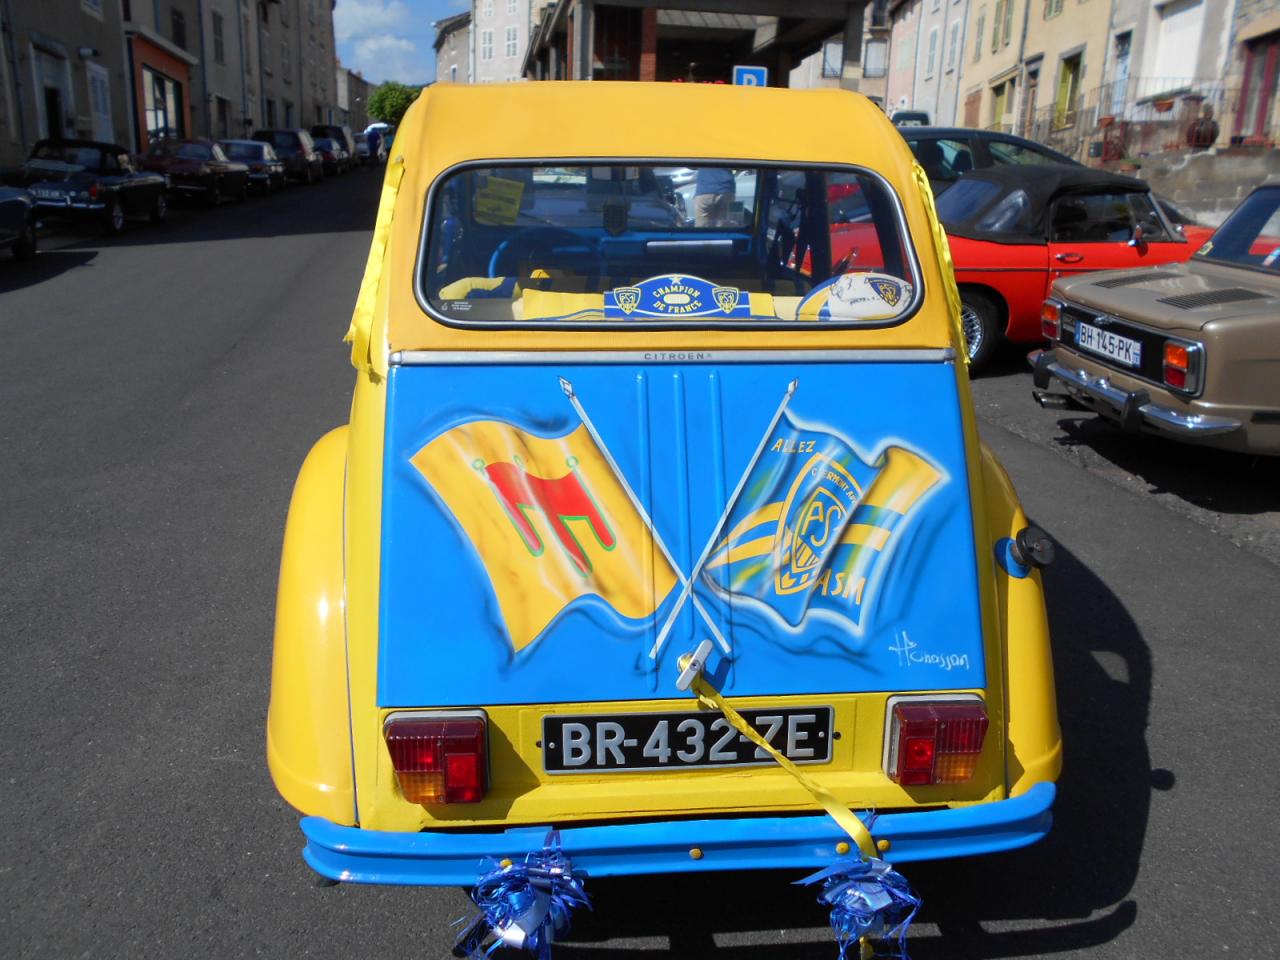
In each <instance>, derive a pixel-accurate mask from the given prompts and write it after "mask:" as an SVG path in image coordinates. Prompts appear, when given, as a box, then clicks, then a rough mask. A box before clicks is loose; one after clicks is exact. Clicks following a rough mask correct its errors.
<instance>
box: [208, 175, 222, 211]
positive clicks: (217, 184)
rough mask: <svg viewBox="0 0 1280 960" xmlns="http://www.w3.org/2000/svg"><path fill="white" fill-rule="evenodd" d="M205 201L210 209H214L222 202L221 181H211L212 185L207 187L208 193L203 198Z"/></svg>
mask: <svg viewBox="0 0 1280 960" xmlns="http://www.w3.org/2000/svg"><path fill="white" fill-rule="evenodd" d="M205 199H206V200H207V201H208V203H209V206H211V207H216V206H217V205H218V204H220V203H221V202H222V181H221V180H216V179H215V180H214V181H213V185H212V186H211V187H209V193H208V196H207V197H205Z"/></svg>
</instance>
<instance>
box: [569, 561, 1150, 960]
mask: <svg viewBox="0 0 1280 960" xmlns="http://www.w3.org/2000/svg"><path fill="white" fill-rule="evenodd" d="M1046 590H1047V594H1048V603H1049V619H1050V626H1051V628H1052V631H1053V636H1054V637H1055V638H1056V640H1055V643H1054V667H1055V670H1056V675H1057V686H1058V690H1059V691H1060V700H1059V714H1060V719H1061V723H1062V732H1063V739H1064V743H1065V753H1066V758H1065V768H1064V771H1063V775H1062V778H1061V780H1060V781H1059V794H1058V806H1057V810H1056V812H1055V824H1054V828H1053V831H1052V832H1051V833H1050V835H1049V837H1048V838H1047V839H1046V840H1044V841H1043V842H1041V843H1040V844H1038V845H1035V846H1032V847H1028V848H1026V849H1024V850H1020V851H1016V852H1013V853H1008V854H999V855H994V856H990V857H975V858H971V859H965V860H951V861H938V862H934V863H917V864H907V865H905V866H904V867H903V872H904V873H905V875H906V876H907V877H908V879H909V880H910V881H911V882H912V884H913V885H914V887H915V889H916V890H917V892H918V893H920V894H921V895H922V896H923V898H924V907H923V909H922V911H921V913H920V917H919V923H921V924H933V925H935V926H936V929H937V933H936V934H934V933H924V931H923V930H922V931H920V933H921V935H918V936H913V937H912V938H911V956H912V958H913V960H960V958H995V957H1021V956H1036V955H1044V954H1062V953H1070V952H1072V951H1077V950H1085V949H1087V948H1090V947H1094V946H1097V945H1100V944H1103V943H1107V942H1109V941H1111V940H1113V939H1115V938H1116V937H1117V936H1119V935H1120V934H1121V933H1123V932H1124V931H1125V930H1126V929H1128V928H1129V927H1131V926H1132V925H1133V924H1134V922H1135V920H1136V918H1137V913H1138V906H1137V904H1136V903H1135V901H1134V900H1133V899H1131V898H1130V892H1131V891H1132V889H1133V885H1134V882H1135V880H1136V878H1137V875H1138V865H1139V861H1140V857H1141V853H1142V848H1143V841H1144V838H1145V834H1146V828H1147V817H1148V810H1149V807H1150V798H1151V792H1152V790H1156V789H1159V790H1165V789H1172V788H1173V786H1174V779H1175V778H1174V776H1173V774H1172V773H1171V772H1169V771H1164V770H1159V771H1152V770H1151V767H1150V760H1149V756H1148V751H1147V744H1146V727H1147V716H1148V709H1149V703H1150V698H1151V656H1150V652H1149V650H1148V649H1147V646H1146V643H1145V642H1144V641H1143V639H1142V636H1141V634H1140V633H1139V632H1138V628H1137V625H1136V624H1135V623H1134V621H1133V619H1132V618H1131V617H1130V616H1129V614H1128V612H1127V611H1126V610H1125V608H1124V606H1123V604H1122V603H1121V602H1120V601H1119V599H1117V597H1116V596H1115V595H1114V594H1113V593H1112V592H1111V591H1110V590H1109V589H1108V588H1107V586H1106V584H1105V583H1103V582H1102V581H1101V580H1100V579H1098V577H1096V576H1095V575H1094V574H1093V573H1092V571H1090V570H1089V569H1088V568H1087V567H1085V566H1084V565H1083V564H1082V563H1081V562H1080V561H1079V560H1077V559H1076V558H1075V557H1074V556H1073V555H1072V554H1071V553H1069V552H1068V551H1067V550H1065V549H1063V548H1059V551H1058V559H1057V561H1056V562H1055V564H1054V566H1053V567H1052V568H1051V569H1050V570H1049V571H1048V575H1047V576H1046ZM800 876H802V874H798V873H792V872H785V873H784V872H781V871H764V872H741V873H736V874H729V873H726V874H718V873H713V874H703V875H700V876H681V877H639V878H625V879H615V880H600V881H596V882H593V883H591V884H589V887H588V889H589V891H590V893H591V895H592V898H593V904H594V908H595V909H594V911H593V912H590V913H587V912H585V911H583V912H581V913H579V914H578V915H577V916H575V918H574V927H573V932H572V935H571V937H570V938H569V940H568V941H567V942H566V943H564V944H561V945H559V946H557V949H556V956H557V957H559V958H561V960H589V958H597V957H603V956H605V955H610V954H612V953H613V952H614V951H615V950H616V949H617V947H616V944H615V945H607V944H606V943H605V941H608V940H611V939H613V938H655V937H656V938H665V939H667V940H668V941H669V943H670V949H666V948H663V949H657V948H654V949H652V950H644V949H638V950H637V949H628V950H627V955H628V956H633V955H634V956H637V957H644V956H650V955H652V956H655V957H656V956H659V955H661V956H664V957H687V958H694V957H705V956H707V955H708V954H710V953H714V954H715V955H716V956H724V957H729V958H741V960H808V958H815V960H817V958H822V960H830V958H831V957H832V956H834V949H835V948H834V946H833V943H832V939H831V935H830V931H829V929H828V928H827V927H826V912H825V910H824V908H822V907H821V906H819V905H818V904H817V903H816V902H815V899H814V892H813V890H812V889H811V888H801V887H796V886H794V885H793V881H795V880H797V879H799V878H800ZM1008 923H1012V924H1015V925H1016V927H1017V928H1016V929H1005V930H1001V929H997V930H993V931H990V932H989V931H988V930H986V929H984V924H990V925H992V926H994V927H997V928H999V927H1002V926H1004V925H1006V924H1008ZM769 931H775V932H779V935H780V936H781V934H782V933H784V932H788V931H789V933H788V934H787V939H788V940H791V941H793V942H791V943H785V944H784V943H774V944H766V945H750V946H747V945H743V946H734V945H726V946H722V947H719V948H717V947H716V946H715V942H716V940H715V938H716V937H719V938H720V939H721V940H724V939H728V940H730V941H731V940H733V939H735V937H734V935H735V934H745V933H752V934H753V935H754V936H753V937H752V939H756V940H759V939H760V935H761V934H762V933H764V934H766V936H767V932H769ZM796 931H804V932H805V933H804V938H805V939H806V940H808V941H811V942H807V943H799V944H797V943H795V942H794V940H795V939H796ZM744 939H745V937H744ZM592 944H598V946H592Z"/></svg>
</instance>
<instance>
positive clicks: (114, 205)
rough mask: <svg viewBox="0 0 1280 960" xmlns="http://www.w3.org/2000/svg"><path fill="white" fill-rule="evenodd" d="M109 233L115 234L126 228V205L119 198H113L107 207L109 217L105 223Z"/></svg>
mask: <svg viewBox="0 0 1280 960" xmlns="http://www.w3.org/2000/svg"><path fill="white" fill-rule="evenodd" d="M104 227H105V229H106V231H107V233H110V234H115V233H119V232H120V231H121V230H123V229H124V207H122V206H120V201H119V200H112V201H111V206H110V207H108V208H107V219H106V221H105V223H104Z"/></svg>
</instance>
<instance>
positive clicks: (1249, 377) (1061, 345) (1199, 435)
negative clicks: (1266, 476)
mask: <svg viewBox="0 0 1280 960" xmlns="http://www.w3.org/2000/svg"><path fill="white" fill-rule="evenodd" d="M1041 327H1042V332H1043V333H1044V335H1045V337H1046V338H1048V340H1049V341H1050V345H1049V347H1048V348H1047V349H1044V350H1037V351H1035V352H1033V353H1032V354H1031V355H1030V357H1029V358H1028V359H1029V360H1030V361H1031V364H1032V366H1033V367H1034V368H1035V386H1036V389H1035V391H1034V393H1035V397H1036V399H1037V400H1038V401H1039V402H1040V404H1041V405H1042V406H1053V407H1060V406H1065V405H1068V404H1071V403H1075V404H1080V405H1082V406H1084V407H1086V408H1089V409H1091V410H1093V411H1095V412H1096V413H1098V414H1100V415H1101V416H1103V417H1106V418H1108V419H1110V420H1114V421H1116V422H1118V423H1119V424H1120V425H1121V426H1122V427H1124V428H1125V429H1127V430H1133V431H1135V432H1137V431H1141V432H1147V433H1158V434H1163V435H1165V436H1168V437H1172V438H1175V439H1178V440H1183V441H1187V442H1190V443H1197V444H1203V445H1205V446H1213V447H1220V448H1222V449H1225V450H1235V451H1240V452H1245V453H1255V454H1264V455H1270V456H1280V179H1277V178H1272V179H1270V180H1268V181H1267V182H1266V183H1265V184H1263V185H1262V186H1261V187H1258V188H1257V189H1256V190H1254V191H1253V193H1251V194H1250V195H1249V196H1248V197H1247V198H1246V199H1245V201H1244V202H1243V203H1242V204H1241V205H1240V206H1239V207H1237V208H1236V210H1235V211H1234V212H1233V213H1232V214H1231V216H1230V217H1228V218H1227V220H1226V222H1224V223H1223V224H1222V226H1221V227H1219V228H1218V230H1217V231H1216V232H1215V233H1214V234H1213V236H1212V237H1211V238H1210V239H1209V240H1208V241H1207V242H1206V243H1205V244H1204V246H1203V247H1201V248H1200V250H1199V251H1198V252H1197V253H1196V254H1195V256H1194V257H1192V258H1191V259H1190V260H1189V261H1187V262H1186V263H1180V264H1169V265H1165V266H1162V267H1153V268H1149V269H1144V270H1129V271H1109V272H1106V273H1091V274H1087V275H1084V276H1079V277H1073V278H1071V279H1067V280H1059V281H1058V282H1057V283H1055V284H1054V285H1053V289H1052V292H1051V296H1050V299H1048V300H1046V301H1045V303H1044V308H1043V311H1042V313H1041Z"/></svg>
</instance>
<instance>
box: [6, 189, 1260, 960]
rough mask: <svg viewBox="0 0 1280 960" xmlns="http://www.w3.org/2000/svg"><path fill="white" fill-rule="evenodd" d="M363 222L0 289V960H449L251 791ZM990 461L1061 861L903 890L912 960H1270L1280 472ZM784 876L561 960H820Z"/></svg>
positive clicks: (225, 221)
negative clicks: (1024, 550)
mask: <svg viewBox="0 0 1280 960" xmlns="http://www.w3.org/2000/svg"><path fill="white" fill-rule="evenodd" d="M376 197H377V183H376V177H375V176H374V175H373V174H369V173H362V174H357V175H353V176H350V177H348V178H346V179H344V180H340V181H336V182H329V183H326V184H324V185H321V186H317V187H314V188H308V189H304V188H296V189H293V190H291V191H289V192H287V193H284V194H281V195H278V196H275V197H271V198H267V199H264V200H260V201H254V202H252V203H250V204H246V205H237V206H227V207H224V208H221V209H218V210H213V211H190V212H181V211H180V212H179V213H178V214H177V216H175V218H174V219H173V220H172V221H171V222H169V223H167V224H165V225H163V226H161V227H158V228H153V227H145V226H141V225H139V226H137V227H135V228H134V229H131V230H130V231H129V232H128V233H126V234H125V235H124V236H123V237H122V238H119V239H117V240H113V241H99V240H96V239H93V238H82V237H76V236H69V235H62V236H59V237H50V238H47V239H48V241H49V242H48V245H49V246H52V247H54V248H55V249H53V250H52V251H51V252H44V253H42V254H41V255H40V257H39V258H38V259H37V260H36V261H35V262H34V263H33V264H19V263H16V262H0V343H2V344H3V348H2V349H3V357H4V359H5V363H4V367H3V375H0V410H2V411H3V416H0V643H2V644H3V656H4V676H5V678H6V681H7V682H6V683H5V688H6V689H5V696H4V697H3V698H0V729H2V730H3V739H2V740H0V758H2V759H3V771H2V773H0V785H2V788H0V798H2V809H3V814H4V829H3V831H2V832H0V954H2V955H3V956H5V957H48V958H59V960H62V958H69V957H128V958H143V957H158V958H196V957H201V958H202V957H216V958H219V960H224V958H229V957H242V956H258V955H261V956H268V957H291V958H292V957H325V958H328V957H333V958H350V957H445V956H447V955H448V945H449V943H450V942H451V939H452V934H451V931H450V924H451V922H452V921H453V920H454V919H455V918H457V917H459V916H461V915H463V914H464V913H465V912H466V902H465V900H464V897H463V895H462V894H461V893H459V892H457V891H452V890H444V891H440V890H415V889H383V888H371V887H356V886H338V887H330V888H323V887H319V886H317V885H316V883H315V882H314V879H313V877H312V875H311V874H310V873H309V871H308V870H307V868H306V867H305V866H304V865H303V863H302V861H301V860H300V858H299V856H298V850H299V846H300V835H299V833H298V831H297V829H296V822H297V817H296V815H295V814H294V813H293V812H292V811H290V810H289V809H287V808H286V807H285V806H284V805H283V804H282V802H281V801H280V800H279V799H278V798H277V796H276V794H275V792H274V790H273V789H272V786H271V783H270V780H269V779H268V776H267V772H266V768H265V763H264V760H263V724H264V719H265V714H266V704H267V683H268V671H269V666H270V652H271V651H270V637H271V622H272V607H273V603H274V591H275V579H276V565H277V560H278V552H279V546H280V538H281V532H282V529H283V523H284V514H285V508H286V505H287V501H288V497H289V492H290V488H291V485H292V482H293V478H294V475H295V472H296V470H297V467H298V465H299V464H300V463H301V461H302V458H303V456H304V455H305V453H306V450H307V448H308V446H309V445H310V444H311V442H312V441H314V440H315V439H316V438H317V437H319V436H320V435H321V434H322V433H323V432H324V431H325V430H327V429H328V428H329V427H331V426H333V425H335V424H337V423H339V422H341V421H342V420H343V419H344V417H345V414H346V409H347V404H348V402H349V393H350V385H351V380H352V371H351V369H350V368H349V366H348V365H347V359H346V350H345V348H344V346H343V345H342V344H341V343H339V337H340V336H341V333H342V331H343V329H345V326H346V323H347V319H348V317H349V314H350V309H351V305H352V302H353V299H354V296H355V291H356V288H357V285H358V282H359V277H360V272H361V268H362V265H363V258H364V254H365V251H366V249H367V244H368V239H369V231H370V228H371V226H372V220H373V210H374V205H375V203H376ZM1029 386H1030V384H1029V378H1028V376H1027V375H1026V374H1025V373H1024V372H1023V370H1022V367H1021V365H1020V361H1019V359H1018V357H1017V355H1016V352H1015V351H1009V352H1008V353H1007V355H1006V356H1005V357H1004V358H1003V360H1002V362H1001V363H1000V364H999V365H998V366H997V369H996V371H995V372H994V373H993V374H992V375H991V376H988V377H986V378H984V379H982V380H980V381H979V382H978V383H977V385H976V395H977V401H978V404H979V409H980V413H981V416H982V420H983V431H984V434H985V436H986V438H987V440H988V442H990V443H991V444H992V446H993V447H995V449H996V450H997V452H998V453H999V455H1000V456H1001V457H1002V458H1003V460H1004V462H1005V464H1006V465H1007V467H1008V469H1009V471H1010V473H1011V474H1012V476H1013V478H1014V480H1015V482H1016V483H1017V485H1018V487H1019V489H1020V491H1021V493H1022V495H1023V498H1024V500H1025V503H1026V505H1027V507H1028V510H1029V511H1030V512H1031V514H1032V515H1033V516H1034V517H1035V519H1036V520H1037V521H1038V522H1039V523H1040V524H1041V525H1042V526H1044V527H1045V528H1046V529H1047V530H1049V531H1050V532H1051V533H1052V534H1053V535H1054V537H1055V538H1056V539H1057V541H1058V543H1059V545H1060V549H1059V559H1058V562H1057V564H1056V565H1055V566H1054V567H1053V568H1052V569H1051V570H1050V571H1049V573H1048V576H1047V585H1048V592H1049V600H1050V604H1051V606H1050V617H1051V620H1052V626H1053V631H1054V638H1055V661H1056V667H1057V679H1058V689H1059V698H1060V707H1061V716H1062V723H1063V728H1064V733H1065V737H1066V772H1065V773H1064V776H1063V779H1062V781H1061V792H1060V794H1059V805H1058V819H1057V824H1056V826H1055V828H1054V831H1053V833H1052V835H1051V837H1050V838H1049V839H1048V840H1047V841H1045V842H1044V843H1042V844H1040V845H1038V846H1036V847H1032V848H1029V849H1027V850H1024V851H1021V852H1018V853H1016V854H1009V855H1002V856H993V857H988V858H978V859H973V860H968V861H957V862H951V863H936V864H928V865H914V866H912V867H910V868H909V869H907V870H906V873H907V875H908V877H909V878H910V879H911V880H912V881H913V883H914V884H915V885H916V886H917V888H918V889H919V891H920V892H921V893H923V895H924V898H925V908H924V911H923V913H922V914H921V917H920V920H919V922H918V924H917V926H916V928H915V936H913V938H912V956H913V957H915V958H916V960H929V958H970V957H972V958H987V957H1083V956H1089V957H1098V958H1104V957H1105V958H1135V960H1137V958H1144V960H1145V958H1151V957H1200V956H1208V955H1213V956H1219V955H1234V956H1240V957H1248V958H1253V957H1263V956H1269V955H1274V950H1275V943H1276V942H1277V938H1278V935H1280V930H1278V929H1277V920H1276V910H1275V899H1276V888H1277V881H1278V880H1280V867H1278V866H1277V863H1280V850H1277V836H1278V835H1280V833H1278V831H1277V830H1276V828H1275V821H1274V817H1273V809H1274V805H1275V802H1276V799H1277V797H1280V775H1278V774H1277V767H1278V766H1280V748H1278V747H1277V730H1280V722H1278V721H1280V717H1278V716H1277V707H1276V702H1277V698H1276V691H1275V678H1276V677H1277V676H1278V675H1280V672H1278V668H1280V662H1278V661H1280V654H1278V653H1277V651H1278V649H1280V645H1277V644H1276V643H1275V634H1276V625H1277V623H1280V589H1278V587H1280V567H1278V566H1277V562H1280V544H1278V542H1277V531H1278V529H1280V519H1278V518H1280V483H1277V480H1278V479H1280V471H1278V470H1277V469H1276V464H1273V463H1259V462H1253V461H1249V460H1245V459H1243V458H1230V457H1221V456H1215V455H1206V454H1203V453H1197V452H1194V451H1187V450H1186V449H1185V448H1180V447H1175V446H1172V445H1169V444H1160V443H1155V442H1148V441H1132V440H1129V439H1127V438H1124V437H1123V436H1121V435H1119V434H1117V433H1115V432H1114V431H1111V430H1109V429H1107V428H1105V427H1099V426H1097V425H1096V424H1093V423H1092V422H1091V421H1087V420H1085V419H1082V418H1080V417H1078V416H1075V415H1070V414H1068V415H1064V414H1063V413H1062V412H1060V411H1052V412H1051V411H1042V410H1040V409H1039V408H1037V407H1036V406H1035V405H1034V404H1033V403H1032V402H1031V401H1030V399H1029V396H1028V393H1029ZM793 879H796V878H795V877H794V876H792V875H790V874H782V873H765V874H742V875H728V876H720V875H707V876H704V877H701V878H698V879H674V880H672V879H643V880H629V881H611V882H605V881H601V882H598V883H593V884H592V886H591V890H592V893H593V895H594V900H595V912H594V913H592V914H586V915H583V916H581V917H580V918H579V920H578V922H577V923H576V926H575V930H574V936H573V939H572V940H571V942H569V943H566V944H563V945H561V946H560V947H558V948H557V950H556V956H557V957H559V958H562V960H574V958H582V960H585V958H596V957H607V956H613V955H615V954H623V955H626V956H640V957H643V956H679V957H699V958H702V957H706V956H710V955H715V956H722V957H727V958H733V960H800V958H805V960H807V958H811V957H812V958H824V960H829V958H832V957H834V956H835V949H834V946H833V945H832V943H831V940H830V937H829V934H828V931H827V928H826V925H825V924H826V921H825V916H824V913H823V911H822V909H821V908H819V907H818V905H817V904H816V903H814V902H813V894H812V892H811V891H809V890H804V889H800V888H796V887H793V886H790V881H791V880H793Z"/></svg>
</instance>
